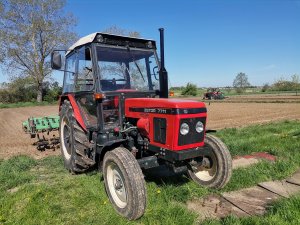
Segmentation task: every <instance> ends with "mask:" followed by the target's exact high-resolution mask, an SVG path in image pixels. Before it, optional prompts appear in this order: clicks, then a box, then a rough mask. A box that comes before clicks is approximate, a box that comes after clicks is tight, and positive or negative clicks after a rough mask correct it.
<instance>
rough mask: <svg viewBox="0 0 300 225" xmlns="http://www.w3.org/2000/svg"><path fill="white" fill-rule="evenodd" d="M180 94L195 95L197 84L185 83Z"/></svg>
mask: <svg viewBox="0 0 300 225" xmlns="http://www.w3.org/2000/svg"><path fill="white" fill-rule="evenodd" d="M181 94H182V95H192V96H196V95H197V86H196V85H195V84H192V83H187V85H186V87H185V88H183V90H182V92H181Z"/></svg>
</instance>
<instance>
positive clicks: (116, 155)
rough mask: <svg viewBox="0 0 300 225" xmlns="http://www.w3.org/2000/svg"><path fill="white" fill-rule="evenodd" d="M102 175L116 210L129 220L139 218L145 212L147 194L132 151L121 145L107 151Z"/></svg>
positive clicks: (140, 171)
mask: <svg viewBox="0 0 300 225" xmlns="http://www.w3.org/2000/svg"><path fill="white" fill-rule="evenodd" d="M103 177H104V183H105V189H106V193H107V195H108V197H109V200H110V202H111V203H112V204H113V206H114V208H115V209H116V211H117V212H118V213H119V214H120V215H122V216H124V217H126V218H127V219H129V220H135V219H138V218H140V217H141V216H142V215H143V214H144V212H145V208H146V199H147V197H146V195H147V194H146V186H145V180H144V176H143V173H142V170H141V168H140V166H139V164H138V162H137V160H136V159H135V158H134V156H133V155H132V153H131V152H129V150H127V149H126V148H123V147H118V148H116V149H114V150H112V151H109V152H107V153H106V154H105V156H104V160H103Z"/></svg>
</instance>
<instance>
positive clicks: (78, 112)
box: [59, 94, 87, 131]
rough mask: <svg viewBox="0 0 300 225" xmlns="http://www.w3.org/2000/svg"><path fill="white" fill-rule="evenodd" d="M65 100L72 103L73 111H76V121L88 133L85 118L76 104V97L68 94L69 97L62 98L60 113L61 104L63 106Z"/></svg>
mask: <svg viewBox="0 0 300 225" xmlns="http://www.w3.org/2000/svg"><path fill="white" fill-rule="evenodd" d="M65 99H68V100H69V101H70V103H71V105H72V108H73V111H74V117H75V119H76V120H77V122H78V123H79V124H80V126H81V127H82V128H83V129H84V130H85V131H86V130H87V129H86V126H85V124H84V121H83V118H82V116H81V113H80V110H79V107H78V105H77V103H76V100H75V97H74V95H72V94H67V95H62V96H60V98H59V111H60V109H61V104H62V102H63V101H64V100H65Z"/></svg>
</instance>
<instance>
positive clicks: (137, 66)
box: [127, 46, 146, 82]
mask: <svg viewBox="0 0 300 225" xmlns="http://www.w3.org/2000/svg"><path fill="white" fill-rule="evenodd" d="M127 50H128V52H129V54H130V56H131V58H132V60H133V62H134V64H135V66H136V68H137V69H138V71H139V73H140V74H141V77H142V78H143V81H144V82H146V81H145V78H144V76H143V73H142V71H141V69H140V67H139V65H138V64H137V62H136V61H135V59H134V56H133V55H132V54H131V51H130V48H129V46H127Z"/></svg>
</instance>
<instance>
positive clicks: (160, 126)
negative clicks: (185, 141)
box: [153, 117, 167, 144]
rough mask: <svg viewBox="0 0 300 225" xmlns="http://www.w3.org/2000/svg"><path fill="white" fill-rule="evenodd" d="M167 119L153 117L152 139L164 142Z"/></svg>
mask: <svg viewBox="0 0 300 225" xmlns="http://www.w3.org/2000/svg"><path fill="white" fill-rule="evenodd" d="M166 129H167V120H166V119H165V118H157V117H154V118H153V130H154V141H155V142H158V143H161V144H165V143H166V136H167V130H166Z"/></svg>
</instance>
